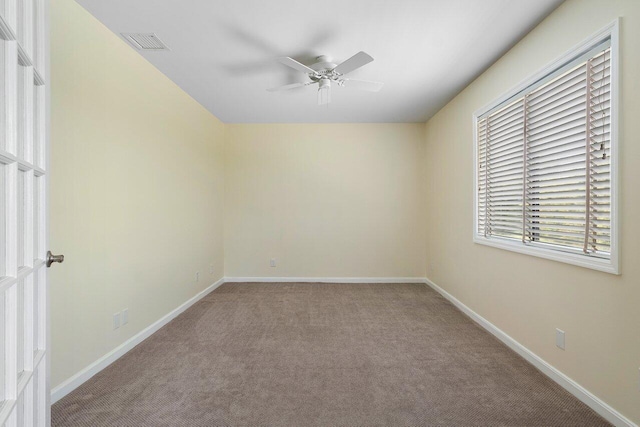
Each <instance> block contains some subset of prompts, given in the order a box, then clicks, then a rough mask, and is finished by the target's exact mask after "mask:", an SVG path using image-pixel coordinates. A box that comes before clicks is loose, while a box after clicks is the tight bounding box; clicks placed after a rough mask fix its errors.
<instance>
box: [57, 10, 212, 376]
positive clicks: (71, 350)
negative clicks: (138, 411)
mask: <svg viewBox="0 0 640 427" xmlns="http://www.w3.org/2000/svg"><path fill="white" fill-rule="evenodd" d="M51 29H52V34H51V43H52V52H53V53H54V54H53V55H52V63H51V99H52V105H51V122H52V126H51V132H52V134H51V144H52V157H51V175H50V176H51V202H50V203H51V241H50V248H51V249H52V250H53V251H55V252H59V253H64V254H65V256H66V260H65V262H64V264H62V265H56V266H54V267H53V268H51V269H50V270H49V273H50V279H51V281H50V290H51V294H50V295H51V338H52V347H51V349H52V352H51V355H52V364H51V372H52V375H51V385H52V387H55V386H57V385H58V384H60V383H61V382H62V381H63V380H65V379H67V378H69V377H70V376H72V375H73V374H75V373H77V372H78V371H80V370H81V369H83V368H84V367H86V366H87V365H89V364H90V363H92V362H94V361H95V360H97V359H98V358H100V357H101V356H103V355H104V354H106V353H107V352H108V351H110V350H112V349H113V348H115V347H116V346H117V345H119V344H120V343H122V342H124V341H125V340H127V339H128V338H129V337H131V336H132V335H134V334H136V333H137V332H139V331H141V330H142V329H144V328H145V327H147V326H149V325H150V324H151V323H153V322H155V321H156V320H158V319H159V318H161V317H162V316H164V315H165V314H167V313H168V312H170V311H171V310H173V309H174V308H176V307H177V306H179V305H180V304H182V303H183V302H185V301H186V300H188V299H189V298H190V297H192V296H193V295H195V294H196V293H198V292H199V291H201V290H202V289H204V288H205V287H207V286H208V285H209V284H211V283H213V282H215V281H216V280H217V279H219V278H220V277H222V275H223V258H224V254H223V228H222V221H223V210H222V203H223V190H224V183H223V179H224V176H223V165H222V162H223V138H224V126H223V124H222V123H221V122H219V121H218V120H217V119H216V118H215V117H213V116H212V115H211V114H210V113H209V112H207V111H206V110H205V109H204V108H202V107H201V106H200V105H199V104H197V103H196V102H195V101H194V100H193V99H191V98H190V97H189V96H187V95H186V94H185V93H184V92H183V91H182V90H180V89H179V88H178V87H177V86H176V85H175V84H173V83H172V82H171V81H170V80H169V79H168V78H167V77H165V76H164V75H162V74H161V73H160V72H159V71H157V70H156V69H155V68H154V67H153V66H151V65H150V64H149V63H148V62H146V61H145V60H144V59H143V58H142V57H141V56H140V55H139V54H138V53H137V52H135V51H134V50H132V49H131V48H130V47H129V46H127V45H126V44H125V43H124V42H123V41H122V40H120V39H119V38H118V37H117V36H116V35H114V34H113V33H111V32H110V31H109V30H107V29H106V28H105V27H103V26H102V24H100V23H99V22H98V21H97V20H95V19H94V18H93V17H92V16H90V15H89V14H88V13H87V12H85V10H84V9H82V8H81V7H80V6H79V5H78V4H76V3H75V2H74V1H73V0H56V1H55V2H53V4H52V7H51ZM211 264H213V267H214V274H213V275H211V274H209V266H210V265H211ZM196 271H200V281H199V282H195V273H196ZM124 308H128V309H129V318H130V319H129V324H128V325H126V326H123V327H121V328H120V329H118V330H117V331H113V330H112V314H113V313H115V312H118V311H121V310H122V309H124Z"/></svg>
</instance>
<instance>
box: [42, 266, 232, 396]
mask: <svg viewBox="0 0 640 427" xmlns="http://www.w3.org/2000/svg"><path fill="white" fill-rule="evenodd" d="M223 283H224V278H221V279H220V280H218V281H217V282H215V283H214V284H212V285H211V286H209V287H208V288H206V289H205V290H203V291H201V292H200V293H198V294H197V295H195V296H194V297H193V298H191V299H189V300H188V301H186V302H185V303H184V304H182V305H180V306H179V307H178V308H176V309H175V310H173V311H171V312H169V313H168V314H166V315H165V316H163V317H162V318H160V319H159V320H158V321H156V322H155V323H153V324H152V325H150V326H148V327H147V328H145V329H143V330H142V331H140V332H138V333H137V334H136V335H134V336H132V337H131V338H129V339H128V340H127V341H125V342H123V343H122V344H120V345H119V346H118V347H116V348H114V349H113V350H111V351H110V352H109V353H107V354H105V355H104V356H102V357H101V358H100V359H98V360H96V361H95V362H93V363H92V364H90V365H89V366H87V367H86V368H84V369H83V370H81V371H80V372H78V373H77V374H75V375H74V376H72V377H71V378H69V379H68V380H66V381H65V382H63V383H62V384H60V385H59V386H57V387H56V388H54V389H53V390H51V404H52V405H53V404H54V403H56V402H57V401H58V400H60V399H62V398H63V397H65V396H66V395H67V394H69V393H71V392H72V391H73V390H75V389H76V388H78V387H79V386H80V385H82V384H83V383H84V382H85V381H87V380H88V379H89V378H91V377H93V376H94V375H95V374H97V373H98V372H100V371H102V370H103V369H104V368H106V367H107V366H109V365H110V364H112V363H113V362H115V361H116V360H118V359H119V358H120V357H122V356H123V355H124V354H125V353H127V352H128V351H129V350H131V349H132V348H134V347H135V346H136V345H138V344H140V343H141V342H142V341H144V340H145V339H147V338H148V337H149V336H151V335H152V334H153V333H154V332H156V331H157V330H158V329H160V328H162V327H163V326H164V325H166V324H167V323H169V322H170V321H171V320H173V319H174V318H176V317H177V316H178V315H179V314H181V313H182V312H183V311H185V310H186V309H188V308H189V307H191V306H192V305H193V304H195V303H196V302H198V301H199V300H201V299H202V298H204V297H205V296H206V295H207V294H209V293H210V292H211V291H213V290H214V289H216V288H217V287H218V286H220V285H222V284H223Z"/></svg>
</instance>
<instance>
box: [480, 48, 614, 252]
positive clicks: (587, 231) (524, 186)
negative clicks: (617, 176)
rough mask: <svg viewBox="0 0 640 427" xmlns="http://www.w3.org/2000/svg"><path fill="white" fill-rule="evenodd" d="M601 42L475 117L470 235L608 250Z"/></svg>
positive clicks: (607, 53) (606, 66) (606, 95)
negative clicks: (474, 202) (473, 202)
mask: <svg viewBox="0 0 640 427" xmlns="http://www.w3.org/2000/svg"><path fill="white" fill-rule="evenodd" d="M610 80H611V50H610V41H608V40H607V41H606V42H605V43H603V44H601V45H599V46H598V47H596V48H593V49H591V50H590V51H588V52H587V53H585V54H583V55H582V56H581V57H579V58H577V59H574V60H573V61H571V62H570V63H569V64H567V65H566V66H564V67H561V68H560V69H558V70H557V71H556V72H555V73H553V74H551V75H549V76H548V77H547V78H545V79H542V80H540V81H538V82H537V83H535V84H533V85H532V86H530V87H528V88H527V89H525V90H523V91H521V92H520V93H518V94H517V95H516V96H514V97H512V98H510V99H509V100H508V101H506V102H505V103H503V104H501V105H499V106H497V107H495V108H493V109H491V110H489V111H488V112H486V113H485V114H483V115H481V116H479V117H478V118H477V119H476V126H477V130H476V131H477V160H478V164H477V195H476V196H477V197H476V200H477V206H476V207H477V215H476V218H477V233H476V234H477V236H479V237H482V238H487V239H491V238H501V239H509V240H513V241H518V242H521V244H524V245H528V246H540V247H545V248H547V249H557V250H560V251H568V252H575V253H580V254H583V255H588V256H591V257H597V258H609V257H610V254H611V228H612V227H611V129H610V127H611V81H610Z"/></svg>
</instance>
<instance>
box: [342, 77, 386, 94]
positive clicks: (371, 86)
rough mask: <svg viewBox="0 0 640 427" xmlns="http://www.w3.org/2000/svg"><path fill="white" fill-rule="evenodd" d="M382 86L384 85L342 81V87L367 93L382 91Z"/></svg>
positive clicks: (362, 81) (366, 81)
mask: <svg viewBox="0 0 640 427" xmlns="http://www.w3.org/2000/svg"><path fill="white" fill-rule="evenodd" d="M382 86H384V83H380V82H370V81H368V80H357V79H344V87H350V88H353V89H360V90H366V91H369V92H378V91H379V90H380V89H382Z"/></svg>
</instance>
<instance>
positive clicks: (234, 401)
mask: <svg viewBox="0 0 640 427" xmlns="http://www.w3.org/2000/svg"><path fill="white" fill-rule="evenodd" d="M52 422H53V425H54V426H92V427H93V426H426V425H429V426H432V425H439V426H462V425H466V426H471V425H473V426H478V425H486V426H498V425H505V426H599V425H608V424H607V423H606V422H605V421H604V420H603V419H602V418H600V417H599V416H598V415H596V414H595V413H594V412H593V411H592V410H591V409H589V408H588V407H586V406H585V405H583V404H582V403H581V402H579V401H578V400H577V399H575V398H574V397H572V396H571V395H569V394H568V393H567V392H566V391H564V390H563V389H562V388H560V387H559V386H558V385H556V384H555V383H553V382H552V381H551V380H549V379H548V378H546V377H545V376H544V375H542V374H541V373H540V372H538V371H537V370H536V369H535V368H533V367H532V366H530V365H529V364H528V363H526V362H525V361H524V360H523V359H521V358H520V357H519V356H518V355H516V354H515V353H513V352H512V351H511V350H509V349H508V348H507V347H505V346H504V345H503V344H502V343H500V342H499V341H498V340H496V339H495V338H494V337H493V336H491V335H490V334H488V333H486V332H485V331H484V330H483V329H481V328H480V327H478V326H477V325H476V324H474V323H473V322H472V321H471V320H470V319H468V318H467V317H466V316H465V315H463V314H462V313H461V312H460V311H458V310H457V309H456V308H455V307H453V306H452V305H451V304H449V303H448V302H447V301H446V300H445V299H443V298H442V297H441V296H440V295H438V294H437V293H436V292H434V291H433V290H431V289H430V288H429V287H427V286H426V285H418V284H415V285H414V284H319V283H313V284H303V283H300V284H274V283H268V284H255V283H251V284H249V283H242V284H225V285H223V286H221V287H220V288H218V289H217V290H216V291H214V292H213V293H211V294H210V295H209V296H207V297H206V298H205V299H203V300H202V301H201V302H199V303H198V304H196V305H194V306H193V307H192V308H190V309H189V310H187V311H186V312H185V313H184V314H182V315H181V316H180V317H178V318H177V319H175V320H174V321H172V322H171V323H169V324H168V325H167V326H165V327H164V328H162V329H161V330H160V331H158V332H157V333H156V334H154V335H153V336H152V337H150V338H149V339H147V340H146V341H145V342H143V343H142V344H140V345H139V346H137V347H136V348H135V349H133V350H132V351H130V352H129V353H128V354H126V355H125V356H123V357H122V358H121V359H119V360H118V361H117V362H115V363H114V364H112V365H111V366H109V367H108V368H106V369H105V370H103V371H102V372H101V373H99V374H98V375H96V376H95V377H94V378H92V379H91V380H89V381H88V382H87V383H85V384H84V385H82V386H81V387H79V388H78V389H77V390H75V391H74V392H73V393H71V394H70V395H68V396H67V397H65V398H64V399H62V400H61V401H59V402H58V403H56V404H55V405H53V408H52Z"/></svg>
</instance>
